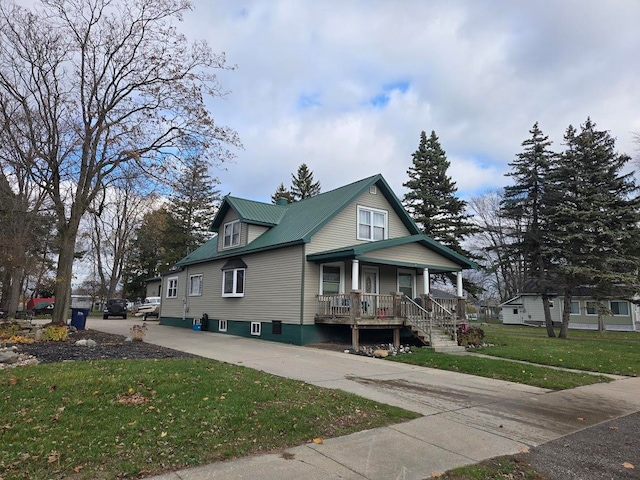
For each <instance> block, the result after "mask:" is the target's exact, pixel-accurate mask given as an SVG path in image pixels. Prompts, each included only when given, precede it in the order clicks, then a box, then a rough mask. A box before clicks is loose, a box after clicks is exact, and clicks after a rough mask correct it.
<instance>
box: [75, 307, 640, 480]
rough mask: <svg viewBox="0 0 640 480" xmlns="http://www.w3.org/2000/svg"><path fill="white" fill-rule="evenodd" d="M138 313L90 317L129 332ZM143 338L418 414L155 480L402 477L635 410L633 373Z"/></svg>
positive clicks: (638, 395)
mask: <svg viewBox="0 0 640 480" xmlns="http://www.w3.org/2000/svg"><path fill="white" fill-rule="evenodd" d="M136 323H138V324H139V323H140V320H139V319H138V320H116V319H113V320H100V319H94V318H89V319H88V320H87V328H90V329H96V330H100V331H105V332H110V333H118V334H121V335H128V333H129V328H130V327H131V325H133V324H136ZM147 326H148V332H147V336H146V338H145V341H147V342H149V343H153V344H157V345H161V346H164V347H169V348H174V349H176V350H182V351H186V352H189V353H193V354H196V355H200V356H203V357H208V358H213V359H216V360H220V361H223V362H227V363H232V364H237V365H243V366H246V367H250V368H255V369H258V370H262V371H265V372H268V373H272V374H274V375H280V376H283V377H288V378H293V379H297V380H302V381H305V382H308V383H311V384H314V385H318V386H321V387H325V388H339V389H342V390H345V391H349V392H352V393H355V394H358V395H361V396H363V397H366V398H369V399H372V400H376V401H379V402H382V403H386V404H390V405H395V406H399V407H402V408H405V409H407V410H412V411H416V412H419V413H421V414H423V415H424V416H423V417H422V418H419V419H416V420H413V421H410V422H406V423H402V424H398V425H392V426H390V427H384V428H378V429H375V430H369V431H364V432H359V433H355V434H352V435H348V436H345V437H339V438H333V439H326V440H325V441H324V443H322V444H319V445H317V444H313V443H310V444H307V445H302V446H299V447H295V448H291V449H288V450H287V451H286V452H284V453H279V454H270V455H260V456H254V457H248V458H243V459H240V460H237V461H230V462H221V463H215V464H211V465H207V466H203V467H197V468H193V469H188V470H181V471H178V472H173V473H170V474H166V475H161V476H158V477H153V478H154V479H156V480H178V479H181V480H205V479H232V480H233V479H272V478H277V479H284V480H287V479H299V478H306V479H309V480H314V479H323V480H327V479H371V480H374V479H380V480H387V479H403V480H411V479H415V480H422V479H425V478H428V477H429V476H430V475H432V474H433V473H436V472H438V473H441V472H444V471H445V470H448V469H451V468H454V467H457V466H461V465H465V464H470V463H476V462H478V461H480V460H484V459H487V458H491V457H495V456H498V455H507V454H514V453H518V452H519V451H521V450H522V449H525V448H531V447H534V446H537V445H540V444H542V443H546V442H548V441H551V440H554V439H557V438H559V437H562V436H565V435H568V434H571V433H573V432H576V431H579V430H582V429H584V428H586V427H588V426H590V425H595V424H598V423H600V422H603V421H605V420H609V419H612V418H617V417H621V416H624V415H628V414H630V413H633V412H637V411H640V378H627V379H624V380H616V381H614V382H611V383H608V384H597V385H591V386H585V387H579V388H575V389H572V390H566V391H561V392H551V391H548V390H545V389H541V388H536V387H529V386H526V385H520V384H516V383H511V382H504V381H500V380H493V379H487V378H482V377H475V376H471V375H465V374H460V373H455V372H447V371H442V370H435V369H429V368H424V367H416V366H411V365H407V364H402V363H396V362H387V361H384V360H378V359H372V358H368V357H360V356H356V355H346V354H344V353H339V352H333V351H326V350H319V349H313V348H307V347H299V346H293V345H284V344H278V343H274V342H266V341H262V340H258V339H253V338H242V337H233V336H229V335H222V334H216V333H210V332H195V331H192V330H186V329H179V328H174V327H166V326H160V325H158V324H157V323H156V322H147Z"/></svg>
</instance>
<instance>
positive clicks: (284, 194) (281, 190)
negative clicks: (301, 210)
mask: <svg viewBox="0 0 640 480" xmlns="http://www.w3.org/2000/svg"><path fill="white" fill-rule="evenodd" d="M281 198H283V199H285V200H286V201H287V202H288V203H291V202H293V198H292V196H291V192H290V191H289V190H287V187H285V186H284V183H281V184H280V186H279V187H278V188H277V189H276V191H275V193H274V194H273V195H271V203H277V202H278V200H279V199H281Z"/></svg>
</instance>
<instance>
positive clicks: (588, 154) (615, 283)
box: [547, 118, 640, 338]
mask: <svg viewBox="0 0 640 480" xmlns="http://www.w3.org/2000/svg"><path fill="white" fill-rule="evenodd" d="M564 140H565V143H566V147H567V148H566V150H565V152H564V153H563V154H562V156H561V157H560V159H559V161H558V163H557V165H556V166H555V167H554V168H552V169H551V172H550V175H549V178H550V183H549V195H548V198H549V199H550V201H549V207H550V211H549V217H548V221H547V228H548V233H549V239H548V246H549V252H550V257H551V259H552V261H553V269H554V272H555V274H556V278H557V279H558V281H559V282H560V284H561V286H562V288H563V290H564V310H563V318H562V327H561V330H560V337H561V338H565V337H566V336H567V332H568V328H569V319H570V316H569V315H570V312H571V298H572V290H573V289H574V288H575V287H577V286H581V285H587V286H589V288H590V291H591V295H592V296H593V297H594V298H596V299H597V300H600V301H599V302H598V303H599V304H600V305H602V301H601V300H603V299H605V298H610V297H611V295H616V296H618V297H619V296H630V295H632V294H634V293H637V291H638V287H640V283H639V282H638V276H637V272H638V270H639V269H640V257H639V255H638V254H639V253H640V252H639V248H638V241H639V239H640V229H639V227H638V224H639V223H640V210H639V208H640V199H639V197H638V196H637V190H638V187H637V186H636V184H635V181H634V179H633V173H632V172H631V173H626V174H623V173H622V171H623V169H624V168H625V166H626V165H627V163H628V162H629V160H630V158H629V157H628V156H627V155H622V154H618V153H616V152H615V140H614V139H613V138H612V137H611V136H610V135H609V133H608V132H606V131H598V130H596V124H595V123H594V122H592V121H591V119H589V118H588V119H587V121H586V122H585V123H584V124H583V125H582V126H581V129H580V132H579V133H578V132H577V130H576V129H575V128H573V127H572V126H569V127H568V128H567V130H566V133H565V136H564ZM599 310H600V308H599ZM601 313H602V311H601ZM599 317H600V318H601V317H602V315H601V314H599ZM600 326H601V328H603V327H604V325H603V323H602V321H600Z"/></svg>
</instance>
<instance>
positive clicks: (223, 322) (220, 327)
mask: <svg viewBox="0 0 640 480" xmlns="http://www.w3.org/2000/svg"><path fill="white" fill-rule="evenodd" d="M218 331H219V332H226V331H227V321H226V320H218Z"/></svg>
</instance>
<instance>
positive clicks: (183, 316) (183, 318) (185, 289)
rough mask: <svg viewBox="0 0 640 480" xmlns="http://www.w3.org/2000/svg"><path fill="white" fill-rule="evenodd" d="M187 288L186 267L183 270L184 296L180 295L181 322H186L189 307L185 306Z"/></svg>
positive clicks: (187, 275)
mask: <svg viewBox="0 0 640 480" xmlns="http://www.w3.org/2000/svg"><path fill="white" fill-rule="evenodd" d="M187 288H189V266H188V265H187V269H186V270H185V282H184V294H183V295H182V321H183V322H184V321H186V320H187V309H188V308H189V306H188V305H187Z"/></svg>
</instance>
